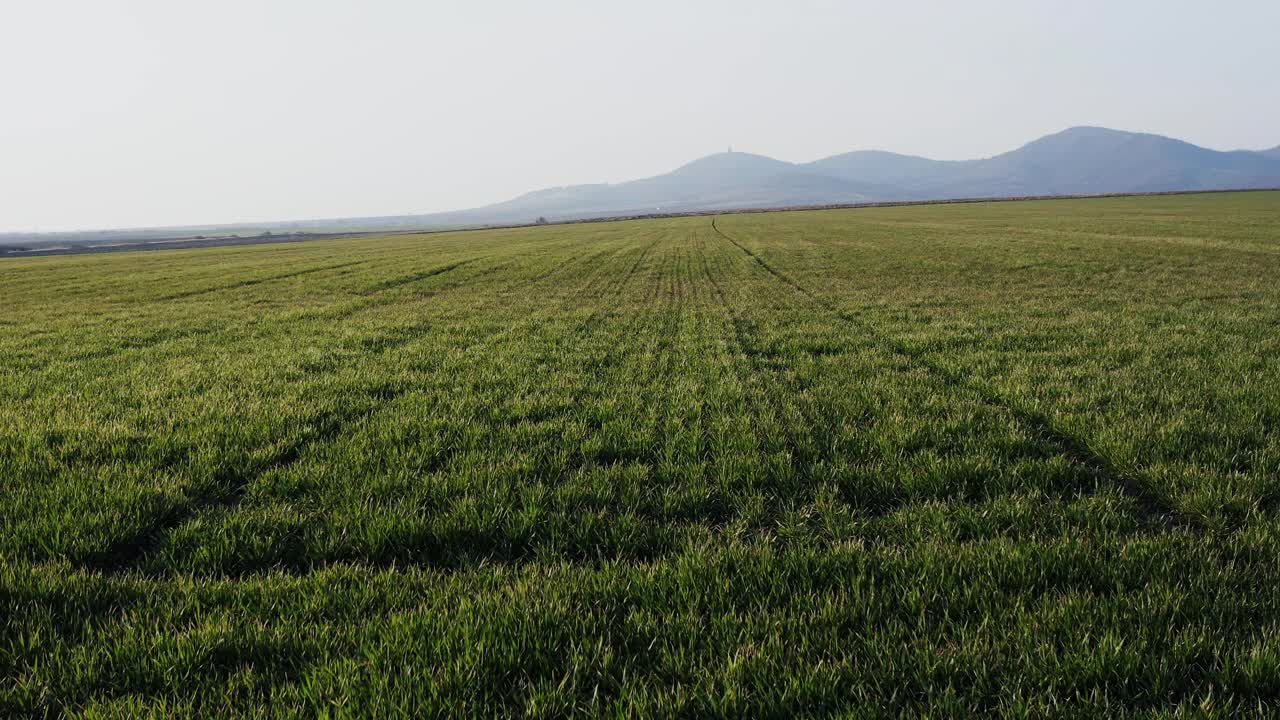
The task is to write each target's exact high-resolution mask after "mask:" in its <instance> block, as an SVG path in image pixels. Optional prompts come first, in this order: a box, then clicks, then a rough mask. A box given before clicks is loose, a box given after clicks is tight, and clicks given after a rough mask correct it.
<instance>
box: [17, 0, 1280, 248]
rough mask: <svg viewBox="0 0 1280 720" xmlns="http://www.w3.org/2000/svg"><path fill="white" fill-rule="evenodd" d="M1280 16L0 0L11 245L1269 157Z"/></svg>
mask: <svg viewBox="0 0 1280 720" xmlns="http://www.w3.org/2000/svg"><path fill="white" fill-rule="evenodd" d="M1278 32H1280V2H1277V1H1276V0H1253V1H1244V0H1219V1H1218V2H1212V3H1210V2H1204V1H1203V0H1195V1H1181V0H1165V1H1163V2H1161V1H1157V0H1124V1H1123V2H1120V1H1117V0H1109V1H1102V0H1085V1H1079V0H1077V1H1074V2H1066V1H1065V0H1064V1H1060V2H1047V1H1044V2H1036V1H1032V0H1016V1H1015V0H1007V1H997V0H969V1H967V2H954V1H951V0H947V1H938V2H924V1H914V2H883V1H877V2H870V1H865V2H862V1H860V2H855V1H852V0H850V1H848V2H836V1H834V0H831V1H823V0H787V1H785V2H784V1H782V0H778V1H777V2H749V1H745V0H735V1H730V0H724V1H720V0H708V1H705V2H698V1H696V0H673V1H668V0H645V1H644V2H640V1H637V2H632V3H625V4H624V3H621V2H608V1H605V0H595V1H588V0H582V1H575V0H563V1H557V0H543V1H542V2H531V1H530V2H513V1H509V2H502V1H499V0H467V1H463V0H457V1H453V0H328V1H326V0H220V1H219V2H202V1H198V0H38V1H37V0H0V231H28V230H37V229H38V230H58V229H72V228H88V227H121V226H139V225H167V224H193V223H206V222H239V221H258V220H285V219H301V218H317V217H342V216H357V215H380V214H401V213H417V212H430V211H437V210H449V209H457V208H462V207H469V206H474V205H480V204H485V203H489V202H494V201H498V200H503V199H506V198H508V197H511V196H514V195H517V194H519V193H522V192H524V191H527V190H531V189H536V188H540V187H545V186H549V185H562V184H571V183H583V182H597V181H619V180H628V179H633V178H637V177H642V176H646V175H653V174H657V173H661V172H665V171H667V170H670V169H672V168H673V167H675V166H677V165H680V164H682V163H684V162H687V161H689V160H692V159H694V158H697V157H700V156H703V155H706V154H709V153H712V152H717V151H720V150H723V149H724V148H725V146H726V145H728V144H730V143H732V144H733V146H734V148H735V149H737V150H745V151H751V152H758V153H763V154H766V155H771V156H774V157H777V158H780V159H784V160H793V161H802V160H812V159H816V158H819V157H823V156H826V155H831V154H835V153H839V152H845V151H848V150H855V149H868V148H880V149H890V150H895V151H899V152H907V153H913V154H920V155H926V156H929V157H934V158H940V159H961V158H971V157H981V156H987V155H991V154H995V153H998V152H1002V151H1004V150H1009V149H1012V148H1014V147H1016V146H1017V145H1020V144H1022V143H1024V142H1027V141H1029V140H1032V139H1034V138H1036V137H1038V136H1040V135H1043V134H1047V133H1050V132H1055V131H1057V130H1061V129H1063V128H1065V127H1068V126H1071V125H1082V124H1088V125H1104V126H1109V127H1114V128H1118V129H1123V130H1137V131H1144V132H1155V133H1160V134H1164V135H1171V136H1175V137H1178V138H1181V139H1184V140H1188V141H1190V142H1194V143H1197V144H1200V145H1205V146H1208V147H1213V148H1217V149H1237V148H1258V149H1260V148H1263V147H1271V146H1275V145H1277V144H1280V81H1278V80H1277V77H1278V76H1280V40H1277V38H1278V37H1280V35H1277V33H1278Z"/></svg>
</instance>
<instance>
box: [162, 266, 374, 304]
mask: <svg viewBox="0 0 1280 720" xmlns="http://www.w3.org/2000/svg"><path fill="white" fill-rule="evenodd" d="M367 262H369V261H368V260H353V261H351V262H344V263H337V264H335V265H322V266H320V267H313V268H306V269H305V270H293V271H290V272H287V273H278V274H276V275H266V276H263V277H257V278H248V279H245V280H241V281H239V282H234V283H228V284H226V285H214V286H212V287H205V288H197V289H194V290H183V291H182V292H176V293H172V294H170V295H161V296H160V297H158V298H155V302H167V301H169V300H185V299H187V298H193V297H198V296H200V295H209V294H211V293H216V292H223V291H224V290H239V289H240V288H245V287H252V286H254V285H261V284H263V283H269V282H275V281H277V280H288V279H290V278H296V277H302V276H303V275H312V274H314V273H318V272H324V271H326V270H341V269H343V268H349V267H354V266H356V265H364V264H365V263H367Z"/></svg>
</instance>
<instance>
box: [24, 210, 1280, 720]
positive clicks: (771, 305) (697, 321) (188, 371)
mask: <svg viewBox="0 0 1280 720" xmlns="http://www.w3.org/2000/svg"><path fill="white" fill-rule="evenodd" d="M1277 588H1280V193H1242V194H1218V195H1202V196H1194V195H1192V196H1170V197H1147V198H1116V199H1099V200H1075V201H1049V202H1025V203H1005V204H977V205H939V206H921V207H903V208H877V209H864V210H833V211H815V212H797V213H776V214H754V215H752V214H747V215H724V216H720V217H718V218H715V219H714V220H713V218H711V217H701V218H676V219H666V220H646V221H635V222H619V223H605V224H585V225H566V226H550V227H539V228H525V229H513V230H495V231H480V232H467V233H452V234H450V233H444V234H433V235H420V236H417V235H414V236H396V237H387V238H365V239H359V240H348V241H315V242H309V243H298V244H286V245H262V246H251V247H228V248H215V249H203V250H191V251H187V250H174V251H170V252H165V253H118V254H111V255H98V256H69V257H48V258H21V259H6V260H2V261H0V716H26V715H37V716H40V715H58V714H63V713H66V714H73V715H77V714H84V715H90V716H117V717H137V716H140V715H148V714H152V715H162V716H169V715H190V716H195V717H210V716H226V715H246V716H247V715H272V714H281V715H289V714H300V715H303V716H315V715H323V714H326V713H327V714H329V715H331V716H355V717H361V716H369V715H384V716H385V715H390V714H395V713H397V712H407V713H412V714H414V715H418V716H460V717H466V716H477V715H479V716H493V715H523V714H527V715H530V716H540V717H559V716H564V715H574V714H581V715H595V716H610V717H615V716H616V717H622V716H631V715H635V716H664V715H684V716H731V717H743V716H757V717H789V716H793V715H802V714H808V715H826V714H829V713H833V712H848V713H853V714H854V715H856V716H858V715H859V714H865V715H867V716H882V715H883V716H897V715H899V714H916V713H923V712H928V713H930V714H931V715H933V716H935V717H954V716H962V715H968V714H978V713H981V714H998V715H1007V716H1031V717H1043V716H1046V715H1048V716H1061V715H1073V714H1074V715H1079V716H1082V717H1083V716H1098V715H1103V714H1105V715H1110V716H1135V717H1136V716H1142V717H1147V716H1151V715H1162V714H1169V715H1174V714H1176V713H1179V712H1180V713H1185V714H1187V715H1197V714H1209V715H1212V714H1221V715H1252V714H1269V713H1276V712H1280V590H1277Z"/></svg>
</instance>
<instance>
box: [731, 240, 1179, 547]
mask: <svg viewBox="0 0 1280 720" xmlns="http://www.w3.org/2000/svg"><path fill="white" fill-rule="evenodd" d="M711 229H712V230H714V231H715V232H716V234H718V235H719V236H720V237H722V238H724V239H725V240H727V241H728V242H729V243H731V244H732V245H733V246H734V247H736V248H738V250H741V251H742V252H743V253H744V254H745V255H746V256H747V257H749V258H751V260H753V261H754V262H755V263H756V264H757V265H759V266H760V267H761V268H763V269H764V270H765V271H766V272H768V273H769V274H770V275H772V276H773V277H774V278H776V279H777V280H778V281H779V282H781V283H783V284H785V285H788V286H789V287H791V288H792V289H794V290H795V291H796V292H798V293H800V294H801V295H803V296H805V297H806V298H808V300H809V301H810V302H812V303H813V304H814V305H816V306H818V307H819V308H821V309H823V310H824V311H826V312H827V313H829V314H831V315H834V316H835V317H837V318H839V319H840V320H842V321H844V322H846V323H848V324H850V325H853V326H855V327H857V328H858V329H859V330H860V331H861V332H863V333H864V334H865V335H866V336H867V337H870V338H872V339H873V340H875V341H876V342H877V343H879V344H880V345H882V346H884V347H885V348H887V349H888V350H890V351H891V352H892V353H893V354H895V355H897V356H899V357H901V358H903V359H905V360H907V361H909V362H911V363H913V364H915V365H917V366H919V367H921V368H923V369H925V370H927V371H928V372H929V373H930V374H932V375H933V376H934V377H936V378H938V379H939V380H940V381H941V382H942V383H943V384H944V385H945V386H946V387H950V388H952V389H953V390H959V391H963V392H967V393H969V394H970V395H972V396H974V397H976V398H977V399H978V400H979V401H981V402H982V403H983V404H984V405H987V406H988V407H992V408H995V409H997V410H999V411H1001V412H1003V413H1006V414H1007V415H1009V416H1010V417H1012V418H1013V419H1014V421H1015V422H1016V423H1017V424H1018V425H1019V426H1020V427H1021V429H1022V430H1023V431H1024V432H1026V433H1028V434H1029V435H1030V436H1031V437H1033V438H1036V439H1038V440H1040V442H1041V443H1043V444H1044V445H1045V446H1047V447H1049V448H1052V449H1053V450H1054V451H1055V452H1056V453H1057V454H1058V455H1060V456H1062V457H1064V458H1066V459H1067V461H1069V462H1070V463H1071V464H1073V465H1075V466H1076V467H1078V468H1080V469H1082V470H1084V471H1085V472H1086V473H1088V474H1090V475H1092V476H1094V477H1097V478H1099V479H1101V480H1103V481H1105V482H1106V483H1108V484H1109V485H1111V486H1112V487H1115V488H1116V489H1118V490H1119V491H1120V492H1122V493H1123V494H1124V495H1125V496H1126V497H1128V498H1129V499H1130V500H1131V501H1133V503H1134V504H1135V505H1136V506H1137V508H1138V512H1139V513H1140V514H1141V516H1142V518H1143V520H1145V521H1146V522H1148V523H1151V524H1154V525H1157V526H1160V527H1179V528H1186V527H1196V526H1199V523H1197V522H1196V521H1195V519H1194V518H1193V517H1191V516H1188V515H1186V514H1185V513H1183V512H1181V511H1180V510H1179V509H1178V508H1177V507H1175V506H1174V504H1173V503H1172V502H1171V501H1170V499H1169V498H1167V497H1165V496H1163V495H1162V494H1160V493H1158V492H1156V491H1154V490H1153V489H1151V488H1149V487H1148V486H1147V485H1146V484H1145V483H1143V482H1142V481H1141V480H1140V479H1138V478H1136V477H1134V476H1133V475H1130V474H1128V473H1125V472H1122V471H1121V470H1119V469H1118V468H1116V467H1115V465H1114V464H1113V463H1112V462H1111V461H1110V460H1109V459H1108V458H1106V457H1105V456H1103V455H1101V454H1099V453H1096V452H1094V451H1093V450H1092V449H1091V448H1090V447H1089V446H1088V443H1086V442H1085V441H1083V440H1081V439H1080V438H1078V437H1076V436H1074V435H1072V434H1071V433H1069V432H1067V431H1065V430H1062V429H1061V428H1059V427H1057V426H1056V425H1054V424H1053V421H1052V419H1050V418H1049V417H1048V416H1047V415H1045V414H1043V413H1040V412H1037V411H1034V410H1030V409H1027V408H1024V407H1021V406H1019V405H1017V404H1016V403H1014V402H1012V401H1010V400H1008V399H1006V398H1004V397H1002V396H1001V395H999V394H998V393H996V392H994V391H993V390H992V389H991V388H989V387H987V386H986V385H985V384H983V383H978V382H975V381H974V380H972V379H971V378H970V377H968V376H966V375H963V374H961V373H959V372H957V371H955V370H952V369H950V368H947V367H945V366H943V365H941V364H939V363H937V362H935V361H934V360H933V359H932V358H930V357H929V354H928V353H927V352H926V351H923V350H920V349H917V348H913V347H911V346H909V345H907V344H905V343H903V342H902V341H901V340H898V339H896V338H893V337H890V336H888V335H886V334H884V333H882V332H880V331H878V330H876V329H875V328H874V327H873V326H871V325H870V324H868V323H867V322H865V321H863V320H862V319H860V318H858V317H856V316H854V315H850V314H849V313H847V312H846V311H844V310H843V309H841V308H840V307H839V306H838V305H836V304H835V303H833V302H831V301H829V300H826V299H825V298H822V297H821V296H819V295H817V294H815V293H814V292H813V291H811V290H809V289H808V288H807V287H805V286H804V285H802V284H800V283H799V282H797V281H795V280H793V279H792V278H791V277H789V276H787V275H786V274H785V273H782V272H781V271H779V270H777V269H776V268H774V267H773V266H772V265H770V264H769V263H768V261H766V260H765V259H764V258H762V257H761V256H760V255H758V254H757V253H755V252H752V251H751V250H750V249H749V248H747V247H746V246H744V245H742V244H741V243H739V242H738V241H737V240H735V239H734V238H733V237H731V236H729V235H728V234H726V233H725V232H724V231H723V230H721V229H720V228H719V227H718V226H717V225H716V221H715V219H714V218H713V219H712V221H711Z"/></svg>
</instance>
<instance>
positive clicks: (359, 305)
mask: <svg viewBox="0 0 1280 720" xmlns="http://www.w3.org/2000/svg"><path fill="white" fill-rule="evenodd" d="M485 257H486V256H481V257H475V258H470V259H468V260H463V261H461V262H455V263H450V264H448V265H444V266H440V267H436V268H432V269H430V270H425V271H422V272H419V273H414V274H413V276H412V277H411V278H410V279H400V280H402V281H401V282H395V283H392V284H389V285H387V286H385V287H378V288H376V289H374V290H368V289H366V290H364V291H361V292H360V293H359V294H360V295H362V296H363V297H364V298H375V297H376V296H378V295H379V294H380V293H382V292H385V291H387V290H392V289H395V288H397V287H402V286H404V285H408V284H411V283H413V282H421V281H423V280H428V279H430V278H433V277H436V276H438V275H444V274H446V273H449V272H452V271H454V270H457V269H459V268H461V267H464V266H467V265H470V264H472V263H475V262H479V261H481V260H484V259H485ZM364 262H365V261H359V262H355V263H344V264H341V265H336V266H329V267H327V268H312V269H310V270H307V271H304V272H298V273H286V274H283V275H276V276H273V277H271V278H257V279H256V282H254V283H247V284H246V283H239V284H236V285H234V286H224V287H221V288H217V289H209V288H206V289H204V290H201V291H199V292H198V293H196V294H204V293H209V292H216V291H218V290H227V289H233V288H238V287H246V286H248V285H256V284H262V283H266V282H270V281H272V280H280V279H285V278H290V277H297V276H299V275H303V274H309V273H312V272H320V271H321V270H326V269H327V270H332V269H336V268H341V267H349V266H352V265H359V264H362V263H364ZM497 267H501V266H500V265H499V266H495V269H496V268H497ZM442 290H443V289H442ZM192 296H193V295H181V297H192ZM174 297H175V296H169V297H168V298H161V299H173V298H174ZM389 302H391V300H390V299H387V296H383V299H381V300H374V301H371V300H367V299H365V300H355V301H353V302H348V303H346V304H343V305H340V306H338V308H336V310H335V309H329V310H327V311H324V312H319V313H316V314H314V315H307V316H303V317H306V318H308V319H323V320H331V321H332V320H343V319H346V318H348V317H351V316H352V315H354V314H356V313H358V312H360V311H362V310H367V309H369V308H374V307H378V306H379V305H384V304H387V303H389ZM222 329H224V326H223V325H222V324H220V323H212V324H208V325H206V326H204V327H194V328H173V329H165V330H160V331H157V332H152V333H150V334H148V335H145V336H143V337H139V338H128V339H125V340H123V341H122V342H120V343H119V344H117V345H114V346H110V347H105V348H99V349H95V350H89V351H86V352H83V353H78V354H76V355H73V356H70V357H69V358H67V359H68V361H70V362H85V361H92V360H102V359H106V358H109V357H112V356H114V355H118V354H120V353H122V352H125V351H129V350H147V349H150V348H153V347H157V346H159V345H163V344H164V343H166V342H171V341H174V340H180V339H186V338H196V337H204V336H207V335H211V334H213V333H214V332H217V331H218V330H222Z"/></svg>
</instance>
